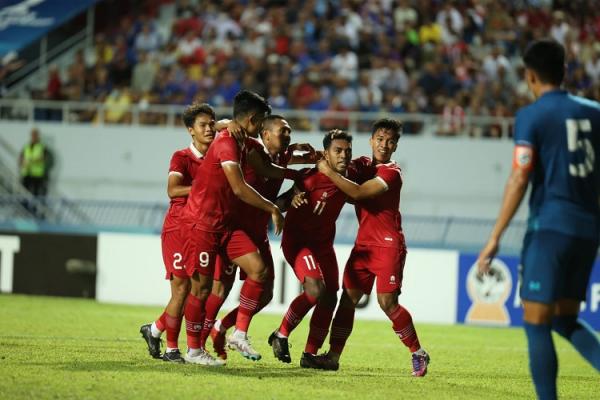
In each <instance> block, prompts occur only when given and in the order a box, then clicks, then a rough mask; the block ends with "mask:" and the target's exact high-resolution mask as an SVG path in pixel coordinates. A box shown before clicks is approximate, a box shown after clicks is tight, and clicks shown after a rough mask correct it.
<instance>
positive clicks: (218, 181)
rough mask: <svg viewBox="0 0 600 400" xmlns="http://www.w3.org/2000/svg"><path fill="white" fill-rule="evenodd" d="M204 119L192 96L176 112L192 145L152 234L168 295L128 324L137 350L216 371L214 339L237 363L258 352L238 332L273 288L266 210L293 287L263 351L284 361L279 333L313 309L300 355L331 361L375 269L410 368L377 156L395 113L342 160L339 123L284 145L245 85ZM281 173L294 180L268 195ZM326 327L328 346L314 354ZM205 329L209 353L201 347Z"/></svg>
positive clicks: (385, 187)
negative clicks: (365, 148)
mask: <svg viewBox="0 0 600 400" xmlns="http://www.w3.org/2000/svg"><path fill="white" fill-rule="evenodd" d="M215 119H216V118H215V112H214V110H213V109H212V107H210V106H209V105H208V104H192V105H191V106H189V107H188V108H187V109H186V110H185V112H184V114H183V122H184V124H185V126H186V128H187V130H188V132H189V134H190V136H191V138H192V143H191V144H190V146H189V147H188V148H186V149H183V150H179V151H177V152H175V153H174V154H173V156H172V158H171V164H170V167H169V177H168V189H167V192H168V195H169V197H170V199H171V204H170V206H169V209H168V211H167V215H166V217H165V221H164V225H163V230H162V235H161V242H162V254H163V260H164V264H165V268H166V279H168V280H169V282H170V286H171V298H170V300H169V302H168V304H167V305H166V307H165V309H164V312H163V313H162V314H161V315H160V316H159V317H158V318H157V319H156V321H154V322H152V323H150V324H146V325H142V327H141V328H140V333H141V334H142V337H143V338H144V339H145V341H146V343H147V346H148V351H149V353H150V355H151V356H152V357H154V358H157V359H160V358H161V359H163V360H164V361H168V362H175V363H183V362H186V363H193V364H200V365H205V366H214V367H217V366H223V365H225V363H226V360H227V351H226V347H228V348H229V349H231V350H235V351H237V352H239V353H240V354H241V355H242V356H243V357H245V358H247V359H250V360H254V361H257V360H260V359H261V355H260V354H259V353H258V352H257V351H256V350H255V349H254V348H253V347H252V344H251V343H250V341H249V340H248V330H249V327H250V324H251V321H252V318H253V317H254V315H256V313H258V312H259V311H260V310H261V309H262V308H263V307H265V306H266V305H267V304H268V303H269V301H270V300H271V298H272V297H273V281H274V277H275V274H274V267H273V259H272V256H271V249H270V244H269V239H268V235H267V229H268V224H269V220H271V221H272V223H273V227H274V230H275V234H277V235H279V234H281V233H282V232H283V237H282V247H283V252H284V256H285V258H286V260H287V261H288V263H289V264H290V265H291V268H292V269H293V271H294V273H295V275H296V277H297V278H298V280H299V281H300V283H301V284H302V286H303V288H304V290H303V292H302V293H301V294H300V295H299V296H298V297H297V298H295V299H294V300H293V301H292V303H291V304H290V305H289V308H288V310H287V312H286V313H285V315H284V316H283V319H282V322H281V325H280V326H279V327H277V328H276V329H274V331H273V333H272V334H271V335H270V336H269V338H268V343H269V345H270V346H271V347H272V349H273V354H274V355H275V357H276V358H277V359H279V360H280V361H282V362H285V363H289V362H291V359H292V358H291V355H290V352H289V346H288V337H289V335H290V334H291V333H292V331H293V330H294V328H295V327H296V326H297V325H298V324H299V323H300V321H301V320H302V318H303V317H304V316H305V315H306V314H307V313H308V312H309V311H310V310H311V309H312V308H314V311H313V314H312V317H311V320H310V331H309V335H308V338H307V342H306V347H305V349H304V352H303V353H302V356H301V358H300V365H301V366H302V367H304V368H314V369H323V370H337V369H338V368H339V360H340V356H341V354H342V351H343V349H344V345H345V342H346V340H347V339H348V337H349V336H350V333H351V331H352V326H353V322H354V309H355V307H356V304H357V303H358V302H359V301H360V299H361V297H362V296H363V295H364V294H369V293H370V292H371V289H372V288H373V285H374V282H375V278H377V285H376V290H377V299H378V301H379V304H380V306H381V308H382V310H383V311H384V312H385V313H386V315H387V316H388V317H389V318H390V320H391V321H392V325H393V329H394V331H395V332H396V334H397V335H398V336H399V338H400V340H401V341H402V343H404V344H405V345H406V347H408V349H409V350H410V352H411V353H412V375H413V376H417V377H420V376H424V375H425V374H426V373H427V367H428V364H429V355H428V354H427V352H425V350H424V349H422V348H421V346H420V343H419V339H418V337H417V333H416V330H415V328H414V325H413V322H412V318H411V315H410V313H409V312H408V311H407V310H406V309H405V308H404V307H402V306H401V305H400V304H398V296H399V294H400V289H401V284H402V272H403V268H404V260H405V257H406V246H405V242H404V235H403V233H402V226H401V216H400V212H399V205H400V189H401V187H402V175H401V171H400V168H399V167H398V166H397V165H396V163H395V162H394V161H392V160H391V156H392V154H393V153H394V151H395V150H396V147H397V143H398V140H399V138H400V135H401V132H402V125H401V123H400V122H398V121H396V120H393V119H380V120H378V121H376V122H375V124H374V125H373V129H372V135H371V139H370V144H371V148H372V152H373V153H372V158H369V157H359V158H356V159H352V136H351V135H350V134H349V133H347V132H345V131H343V130H339V129H333V130H331V131H329V132H327V133H325V134H324V137H323V150H322V151H316V150H315V149H314V148H313V147H312V146H310V145H308V144H290V142H291V133H292V129H291V127H290V125H289V124H288V122H287V121H286V120H285V118H284V117H283V116H280V115H272V114H271V108H270V106H269V105H268V103H267V102H266V100H265V99H263V98H262V97H261V96H259V95H258V94H256V93H253V92H250V91H246V90H242V91H241V92H239V93H238V94H237V95H236V97H235V99H234V104H233V119H232V120H220V121H215ZM259 136H260V139H261V140H258V137H259ZM290 164H313V165H314V166H313V167H312V168H306V169H302V170H295V169H288V168H287V166H288V165H290ZM284 179H290V180H292V181H293V182H294V184H293V186H292V188H291V189H290V190H289V191H287V192H285V193H283V194H281V195H280V193H279V191H280V189H281V186H282V183H283V180H284ZM278 195H279V197H278ZM346 202H351V203H352V204H354V206H355V208H356V213H357V216H358V219H359V229H358V232H357V238H356V243H355V246H354V249H353V250H352V254H351V256H350V258H349V260H348V262H347V264H346V267H345V270H344V275H343V276H344V277H343V290H342V294H341V297H340V299H339V302H338V291H339V269H338V268H339V267H338V263H337V259H336V255H335V251H334V245H333V242H334V238H335V222H336V220H337V217H338V215H339V214H340V211H341V209H342V207H343V206H344V204H345V203H346ZM286 211H287V213H286V216H285V219H284V216H283V215H282V212H286ZM238 268H239V269H240V271H239V275H240V278H241V279H244V283H243V285H242V288H241V291H240V294H239V299H240V300H239V305H238V307H237V308H235V309H234V310H232V311H230V312H229V313H228V314H227V315H226V316H225V317H224V318H222V319H221V320H216V317H217V314H218V312H219V310H220V308H221V306H222V304H223V302H224V301H225V299H226V297H227V295H228V294H229V292H230V290H231V287H232V285H233V281H234V277H235V275H236V270H237V269H238ZM336 308H337V311H336ZM334 314H335V316H334ZM184 319H185V329H186V336H187V352H186V353H185V355H182V353H181V352H180V350H179V344H178V337H179V332H180V330H181V325H182V321H183V320H184ZM215 320H216V321H215ZM332 320H333V322H332ZM230 328H232V331H231V333H230V334H229V335H228V336H227V332H228V330H229V329H230ZM165 331H166V348H165V349H164V352H163V353H161V343H162V340H161V337H162V334H163V332H165ZM328 334H329V336H330V339H329V346H330V348H329V351H327V352H325V353H321V354H318V353H319V350H320V349H321V347H322V346H323V344H324V342H325V338H326V337H327V335H328ZM209 337H210V338H211V341H212V350H213V351H214V353H213V354H214V355H213V354H211V353H210V352H209V351H207V348H206V347H207V341H208V338H209ZM265 339H266V338H265Z"/></svg>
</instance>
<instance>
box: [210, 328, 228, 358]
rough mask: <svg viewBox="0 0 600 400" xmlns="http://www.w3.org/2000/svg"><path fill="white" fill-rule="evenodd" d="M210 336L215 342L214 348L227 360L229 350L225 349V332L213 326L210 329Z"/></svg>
mask: <svg viewBox="0 0 600 400" xmlns="http://www.w3.org/2000/svg"><path fill="white" fill-rule="evenodd" d="M210 338H211V339H212V342H213V350H214V351H215V353H216V354H217V357H219V358H220V359H221V360H227V351H225V333H224V332H220V331H218V330H217V329H215V327H214V326H213V327H212V328H211V330H210Z"/></svg>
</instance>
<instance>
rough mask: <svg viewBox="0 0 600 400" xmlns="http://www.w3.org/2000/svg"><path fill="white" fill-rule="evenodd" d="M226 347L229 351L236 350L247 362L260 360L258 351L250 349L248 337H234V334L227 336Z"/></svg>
mask: <svg viewBox="0 0 600 400" xmlns="http://www.w3.org/2000/svg"><path fill="white" fill-rule="evenodd" d="M227 346H228V347H229V348H230V349H231V350H236V351H237V352H238V353H240V354H241V355H242V356H243V357H245V358H247V359H248V360H252V361H258V360H260V359H261V355H260V353H259V352H258V351H256V350H254V349H253V348H252V345H251V344H250V341H249V340H248V336H246V335H244V336H241V335H236V334H235V332H234V333H232V334H231V335H229V337H228V338H227Z"/></svg>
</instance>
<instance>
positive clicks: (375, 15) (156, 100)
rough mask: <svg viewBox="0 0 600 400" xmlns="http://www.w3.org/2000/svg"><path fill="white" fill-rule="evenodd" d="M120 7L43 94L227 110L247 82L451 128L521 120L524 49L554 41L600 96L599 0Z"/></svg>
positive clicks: (572, 77)
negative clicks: (439, 119) (480, 120)
mask: <svg viewBox="0 0 600 400" xmlns="http://www.w3.org/2000/svg"><path fill="white" fill-rule="evenodd" d="M109 2H111V1H109ZM112 3H114V7H109V8H108V10H110V11H108V12H105V13H104V15H99V16H98V17H99V18H101V19H102V20H103V23H102V24H100V25H98V26H99V28H100V29H97V30H96V34H95V37H94V44H93V47H89V48H87V49H86V50H82V51H80V52H78V53H77V54H76V56H75V58H74V60H73V62H72V63H71V65H70V66H68V68H66V69H58V68H53V69H52V68H51V70H50V74H49V78H48V82H47V85H45V90H32V92H31V93H30V94H31V97H32V98H34V99H49V100H69V101H95V102H102V103H104V104H105V105H106V106H107V110H114V112H107V114H106V116H105V118H106V120H107V121H108V122H120V121H123V120H124V119H126V118H128V115H129V114H128V113H126V112H125V111H123V110H126V107H127V106H129V105H131V104H137V105H139V106H141V107H147V106H149V105H152V104H177V105H184V104H189V103H191V102H192V101H205V102H209V103H211V104H212V105H214V106H225V107H226V106H230V105H231V104H232V101H233V97H234V96H235V94H236V93H237V92H238V91H239V90H240V89H241V88H246V89H251V90H254V91H256V92H258V93H260V94H262V95H264V96H265V97H267V98H268V99H269V102H270V103H271V104H272V105H273V107H274V108H276V109H280V110H285V109H302V110H317V111H363V112H382V113H387V112H391V113H401V112H409V113H436V114H441V115H443V117H444V119H443V120H444V124H442V125H441V126H440V127H439V129H438V132H437V133H438V134H439V135H454V134H457V133H459V132H460V131H461V130H462V129H463V121H464V119H465V117H466V116H486V115H487V116H500V117H502V116H512V115H514V112H515V110H516V109H517V108H519V107H521V106H523V105H524V104H527V103H528V102H529V101H530V99H529V98H528V97H527V96H528V94H527V88H526V86H525V83H524V82H523V81H522V79H521V78H522V72H523V71H522V63H521V62H520V55H521V54H522V50H523V49H524V47H525V46H526V44H527V43H528V42H529V41H531V40H532V39H536V38H541V37H547V36H551V37H553V38H554V39H556V40H557V41H559V42H560V43H562V44H563V45H564V46H565V48H566V50H567V59H568V64H567V75H566V82H565V86H566V88H567V89H569V90H571V91H573V92H574V93H577V94H579V95H583V96H586V97H589V98H594V99H599V98H600V40H599V39H600V7H598V4H597V2H596V1H594V0H573V1H567V0H564V1H560V0H555V1H551V0H529V1H527V0H521V1H518V0H514V1H491V0H455V1H436V0H356V1H355V0H304V1H301V0H290V1H270V0H248V1H233V0H224V1H204V0H151V1H136V0H121V1H116V0H113V1H112ZM336 115H337V114H336ZM82 118H84V119H85V118H87V119H88V120H93V118H94V116H93V115H89V116H87V117H86V116H83V117H82ZM144 118H146V119H148V120H147V121H144V122H146V123H161V121H160V120H159V118H160V116H158V115H153V114H151V113H148V114H145V115H144ZM153 118H154V119H156V120H153ZM340 124H341V125H343V121H340V120H339V118H331V119H330V120H327V119H325V120H323V121H322V122H321V125H322V126H321V128H323V129H327V128H329V127H330V126H331V127H333V126H339V125H340ZM329 125H330V126H329ZM415 131H416V130H415ZM468 134H470V135H472V136H481V135H483V136H498V135H499V131H495V130H494V129H493V127H492V129H489V130H486V131H485V132H477V131H476V130H474V131H472V132H468Z"/></svg>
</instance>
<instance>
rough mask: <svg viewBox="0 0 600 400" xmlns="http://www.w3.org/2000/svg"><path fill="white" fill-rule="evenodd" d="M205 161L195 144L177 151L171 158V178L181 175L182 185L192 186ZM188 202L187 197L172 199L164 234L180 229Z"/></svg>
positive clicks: (166, 216)
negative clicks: (182, 215)
mask: <svg viewBox="0 0 600 400" xmlns="http://www.w3.org/2000/svg"><path fill="white" fill-rule="evenodd" d="M203 159H204V156H203V155H202V153H200V152H199V151H198V149H196V148H195V147H194V144H190V147H188V148H186V149H182V150H177V151H176V152H175V153H173V155H172V156H171V163H170V165H169V176H171V175H179V176H181V177H182V178H183V180H182V182H181V184H182V185H184V186H190V185H191V184H192V181H193V180H194V178H195V177H196V171H197V170H198V168H199V167H200V165H201V164H202V160H203ZM186 202H187V196H185V197H174V198H172V199H171V201H170V204H169V209H168V210H167V214H166V215H165V221H164V223H163V232H170V231H173V230H176V229H179V218H180V217H181V214H182V212H183V208H184V207H185V203H186Z"/></svg>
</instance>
